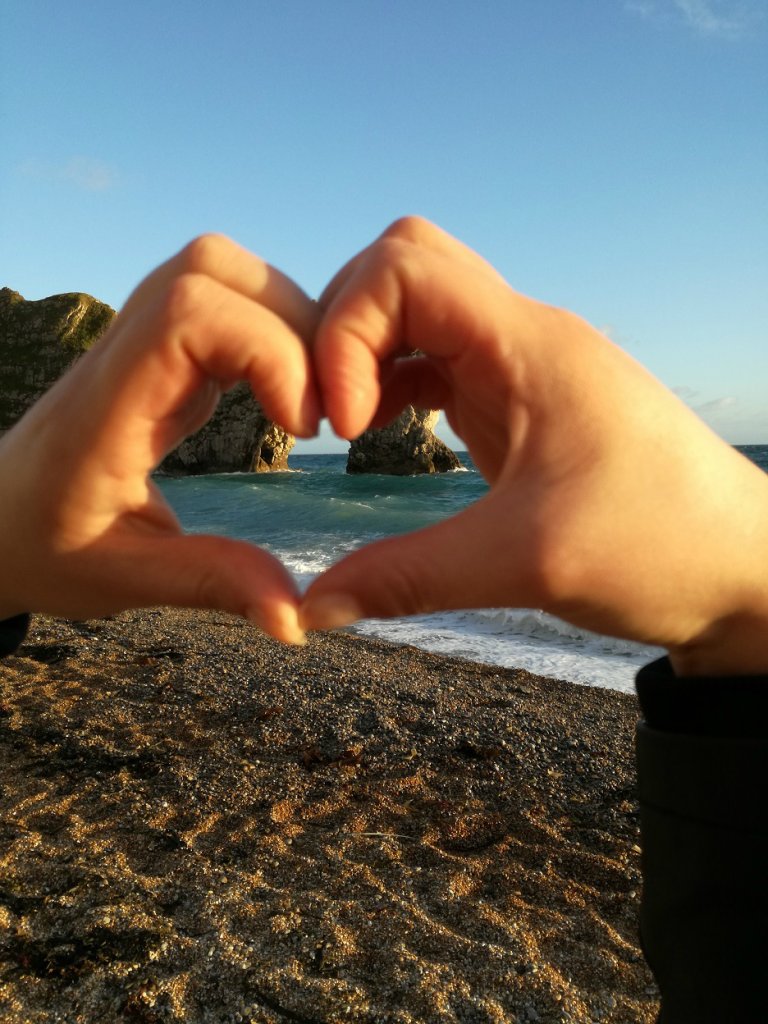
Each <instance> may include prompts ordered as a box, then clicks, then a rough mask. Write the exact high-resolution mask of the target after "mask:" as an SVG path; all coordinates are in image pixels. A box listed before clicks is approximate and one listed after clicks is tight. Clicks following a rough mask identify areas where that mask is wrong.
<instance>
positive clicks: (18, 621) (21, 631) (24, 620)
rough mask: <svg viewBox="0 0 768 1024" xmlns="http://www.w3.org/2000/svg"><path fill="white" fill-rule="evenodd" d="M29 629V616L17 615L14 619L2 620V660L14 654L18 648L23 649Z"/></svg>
mask: <svg viewBox="0 0 768 1024" xmlns="http://www.w3.org/2000/svg"><path fill="white" fill-rule="evenodd" d="M28 629H29V616H28V615H15V616H14V617H13V618H12V619H2V620H0V658H4V657H5V656H6V655H7V654H13V652H14V651H15V650H16V648H17V647H21V645H22V644H23V643H24V638H25V637H26V635H27V630H28Z"/></svg>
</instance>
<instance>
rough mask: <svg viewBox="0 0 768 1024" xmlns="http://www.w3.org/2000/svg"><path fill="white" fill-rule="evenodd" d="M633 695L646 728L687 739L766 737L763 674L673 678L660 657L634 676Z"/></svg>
mask: <svg viewBox="0 0 768 1024" xmlns="http://www.w3.org/2000/svg"><path fill="white" fill-rule="evenodd" d="M636 685H637V695H638V697H639V698H640V707H641V708H642V712H643V718H644V719H645V723H646V725H648V726H649V727H650V728H651V729H659V730H661V731H662V732H673V733H680V734H685V735H688V736H732V737H739V738H743V739H747V738H749V737H752V738H754V739H764V738H767V737H768V675H760V676H718V677H715V676H687V677H684V678H678V676H676V675H675V673H674V671H673V669H672V666H671V665H670V663H669V659H667V658H660V659H659V660H658V661H654V662H652V663H651V664H650V665H646V666H645V668H642V669H641V670H640V671H639V672H638V674H637V680H636Z"/></svg>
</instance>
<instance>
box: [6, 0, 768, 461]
mask: <svg viewBox="0 0 768 1024" xmlns="http://www.w3.org/2000/svg"><path fill="white" fill-rule="evenodd" d="M2 13H3V18H2V22H3V29H2V32H1V33H0V130H1V134H0V138H1V139H2V146H1V147H0V285H3V284H6V285H9V286H10V287H12V288H15V289H16V290H17V291H20V292H21V293H22V294H23V295H25V296H26V297H27V298H31V299H35V298H42V297H43V296H45V295H49V294H54V293H56V292H62V291H86V292H90V293H91V294H93V295H96V296H97V297H98V298H100V299H103V300H104V301H106V302H109V303H110V304H111V305H113V306H115V307H119V306H120V305H121V304H122V302H123V301H124V300H125V298H126V296H127V295H128V293H129V292H130V291H131V289H132V288H133V286H134V285H135V284H136V283H137V281H138V280H139V279H140V278H141V277H142V276H144V274H145V273H146V272H147V271H148V270H149V269H151V267H152V266H153V265H155V264H156V263H157V262H159V261H160V260H162V259H164V258H165V257H166V256H168V255H170V254H171V253H172V252H173V251H175V250H176V249H178V248H179V247H180V246H181V245H182V244H183V243H184V242H185V241H187V240H188V239H189V238H192V237H193V236H195V235H197V234H199V233H200V232H202V231H209V230H215V231H223V232H226V233H228V234H230V235H231V236H232V237H234V238H235V239H237V240H238V241H239V242H241V243H242V244H244V245H247V246H249V247H250V248H252V249H254V250H255V251H257V252H258V253H259V254H260V255H262V256H263V257H265V258H266V259H268V260H270V262H272V263H275V264H276V265H277V266H279V267H281V268H282V269H284V270H285V271H287V272H288V273H290V274H291V275H292V276H294V277H295V278H296V280H298V281H299V283H300V284H302V285H303V287H304V288H306V289H307V290H308V291H309V292H310V293H313V294H316V293H317V292H319V291H320V290H321V289H322V287H323V285H324V284H325V282H326V280H327V279H328V278H329V277H330V276H331V275H332V274H333V273H334V271H335V270H336V269H337V267H338V266H339V265H340V264H341V263H343V262H344V261H345V260H346V259H347V258H348V257H349V256H350V255H352V254H353V253H354V252H355V251H357V250H358V249H359V248H361V247H362V246H364V245H365V244H367V243H368V242H369V241H370V240H371V239H372V238H373V237H374V236H375V235H376V234H378V233H379V232H380V231H381V230H382V229H383V228H384V227H385V226H386V225H387V224H388V223H389V222H390V221H391V220H392V219H394V218H395V217H397V216H398V215H400V214H403V213H420V214H423V215H424V216H426V217H429V218H431V219H432V220H434V221H436V222H437V223H438V224H440V225H441V226H443V227H444V228H446V229H447V230H448V231H451V232H452V233H453V234H455V235H457V236H458V237H459V238H461V239H462V240H463V241H465V242H467V243H468V244H469V245H472V246H473V247H474V248H476V249H477V250H478V251H480V252H481V253H482V254H483V255H484V256H485V257H486V258H488V259H489V260H490V261H491V262H492V263H494V264H495V266H496V267H497V268H498V269H499V270H500V271H501V272H502V273H503V274H504V275H505V277H506V278H507V279H508V280H509V281H510V283H511V284H512V285H513V286H514V287H516V288H518V289H519V290H521V291H523V292H525V293H527V294H529V295H533V296H535V297H537V298H540V299H544V300H546V301H549V302H553V303H557V304H562V305H565V306H568V307H570V308H572V309H574V310H576V311H577V312H579V313H581V314H582V315H583V316H585V317H587V318H588V319H589V320H591V321H592V322H593V323H595V324H596V325H597V326H598V327H601V328H602V329H604V330H605V331H606V332H607V333H608V334H609V335H610V336H611V337H612V338H613V339H614V341H616V342H617V343H619V344H620V345H622V346H623V347H625V348H626V349H627V350H628V351H629V352H630V353H631V354H632V355H634V356H635V357H636V358H638V359H639V360H640V361H641V362H643V363H645V364H646V365H647V366H648V367H649V368H650V369H651V370H652V371H653V372H654V373H656V374H657V375H658V376H659V377H660V378H661V379H662V380H663V381H664V383H666V384H667V385H668V386H669V387H672V388H674V389H676V390H677V391H678V392H679V393H680V394H681V395H682V397H683V398H684V399H685V400H686V401H687V402H688V403H689V404H690V405H691V406H692V407H693V408H695V409H697V410H698V411H699V412H700V413H701V415H702V416H703V417H704V418H705V419H706V420H707V421H708V422H709V423H710V424H711V425H712V426H713V427H714V428H715V429H716V430H717V431H718V432H719V433H721V434H722V435H723V436H724V437H726V439H727V440H729V441H732V442H734V443H766V442H768V4H767V3H766V0H578V2H575V0H474V2H472V3H470V2H469V0H465V2H456V0H430V2H425V0H408V2H405V0H387V2H383V0H269V2H266V0H265V2H261V0H252V2H233V0H222V2H220V3H218V4H212V3H208V2H204V0H187V2H180V0H177V2H170V0H166V2H163V0H152V2H147V0H132V3H130V4H127V3H125V2H123V0H121V2H120V3H116V2H112V0H100V2H92V3H91V2H88V3H86V2H78V0H70V2H68V3H61V2H53V0H5V2H4V3H3V4H2ZM444 436H446V437H448V438H449V439H450V435H449V434H447V433H446V434H445V435H444ZM321 445H322V446H323V447H325V448H327V447H328V441H327V439H324V440H323V441H321Z"/></svg>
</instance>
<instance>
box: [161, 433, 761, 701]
mask: <svg viewBox="0 0 768 1024" xmlns="http://www.w3.org/2000/svg"><path fill="white" fill-rule="evenodd" d="M739 450H740V451H742V452H743V453H744V454H745V455H747V457H748V458H750V459H752V461H753V462H755V463H756V464H757V465H759V466H761V468H763V469H764V470H766V471H768V445H751V446H745V447H741V448H740V449H739ZM459 454H460V457H461V459H462V462H463V464H464V466H465V467H466V468H465V469H464V470H463V471H458V472H454V473H443V474H439V475H435V476H416V477H392V476H377V475H371V476H367V475H366V476H348V475H347V474H346V473H345V471H344V470H345V466H346V455H303V456H302V455H295V456H292V457H291V460H290V464H291V466H292V468H293V469H294V470H295V471H294V472H290V473H274V474H259V475H254V474H224V475H218V476H202V477H185V478H181V479H169V478H159V479H158V484H159V486H160V488H161V489H162V491H163V493H164V494H165V495H166V497H167V499H168V501H169V502H170V504H171V506H172V507H173V508H174V510H175V511H176V513H177V515H178V516H179V519H180V521H181V523H182V525H183V526H184V527H185V529H187V530H189V531H190V532H193V533H220V534H223V535H225V536H229V537H237V538H240V539H244V540H249V541H252V542H253V543H255V544H260V545H262V546H263V547H265V548H267V549H268V550H269V551H271V552H272V553H273V554H275V555H276V556H277V557H279V558H280V559H281V560H282V561H283V562H284V563H285V565H286V566H287V567H288V568H289V569H290V570H291V572H292V573H293V574H294V575H295V577H296V578H297V580H298V581H299V582H300V584H302V585H306V584H307V583H308V582H309V581H310V580H311V579H313V578H314V576H315V575H317V574H318V573H320V572H322V571H323V570H324V569H325V568H327V567H328V566H329V565H331V564H332V563H333V562H334V561H336V560H338V559H339V558H341V557H343V556H344V555H345V554H346V553H347V552H349V551H352V550H354V549H355V548H356V547H360V546H362V545H363V544H366V543H369V542H370V541H372V540H378V539H380V538H382V537H390V536H393V535H396V534H400V533H406V532H408V531H411V530H416V529H419V528H421V527H424V526H428V525H430V524H432V523H435V522H438V521H439V520H441V519H444V518H446V517H448V516H450V515H453V514H454V513H456V512H458V511H460V510H461V509H463V508H465V507H466V506H467V505H469V504H471V503H472V502H474V501H477V499H478V498H480V497H482V495H484V494H485V493H486V492H487V490H488V486H487V484H486V483H485V481H484V480H483V478H482V477H481V476H480V474H479V473H478V472H477V471H476V470H475V469H474V467H473V465H472V462H471V459H469V457H468V456H467V455H466V453H459ZM356 630H357V631H358V632H361V633H368V634H372V635H376V636H381V637H385V638H387V639H390V640H394V641H396V642H399V643H409V644H414V645H415V646H418V647H422V648H424V649H427V650H436V651H439V652H441V653H444V654H453V655H455V656H458V657H464V658H470V659H472V660H476V661H483V662H487V663H491V664H499V665H507V666H514V667H521V668H527V669H529V670H530V671H532V672H539V673H541V674H543V675H550V676H557V677H559V678H564V679H570V680H572V681H574V682H583V683H589V684H592V685H598V686H608V687H611V688H614V689H620V690H626V691H630V690H631V689H632V687H633V680H634V674H635V672H636V671H637V668H638V667H639V666H640V665H641V664H643V663H645V662H646V661H648V660H649V659H650V658H651V657H653V656H655V654H656V653H658V652H657V651H656V650H655V649H651V648H647V647H644V646H642V645H639V644H631V643H629V642H627V641H623V640H616V639H613V638H610V637H600V636H596V635H595V634H591V633H588V632H586V631H584V630H580V629H577V628H576V627H573V626H570V625H568V624H567V623H564V622H561V621H560V620H559V619H555V618H553V617H552V616H550V615H546V614H544V613H543V612H541V611H538V610H536V609H509V608H497V609H479V610H477V609H476V610H469V611H458V612H445V613H440V614H438V615H429V616H417V617H415V618H410V619H393V620H371V621H370V622H367V623H364V624H360V625H358V626H357V627H356Z"/></svg>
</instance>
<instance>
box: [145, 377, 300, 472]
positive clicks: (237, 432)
mask: <svg viewBox="0 0 768 1024" xmlns="http://www.w3.org/2000/svg"><path fill="white" fill-rule="evenodd" d="M295 443H296V439H295V438H294V437H293V436H292V435H291V434H288V433H286V431H285V430H283V428H282V427H280V426H278V424H277V423H274V422H273V421H272V420H270V419H267V417H266V416H265V415H264V412H263V410H262V408H261V406H260V405H259V403H258V402H257V401H256V400H255V399H254V397H253V395H252V394H251V389H250V387H249V385H248V384H247V383H245V382H244V381H241V382H240V383H239V384H236V385H235V386H234V387H233V388H232V390H231V391H228V392H227V393H226V394H225V395H222V397H221V400H220V402H219V404H218V407H217V409H216V412H215V413H214V414H213V416H212V417H211V418H210V420H208V422H207V423H206V424H205V426H204V427H202V428H201V429H200V430H198V431H197V433H196V434H193V435H192V436H191V437H188V438H187V439H186V440H185V441H182V442H181V444H180V445H179V446H178V448H176V449H175V450H174V451H172V452H171V453H170V455H168V456H166V458H165V459H164V460H163V462H162V463H161V464H160V471H161V472H163V473H168V474H171V475H173V476H187V475H195V474H200V473H269V472H273V471H276V470H280V469H288V455H289V454H290V451H291V449H292V448H293V446H294V444H295Z"/></svg>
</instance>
